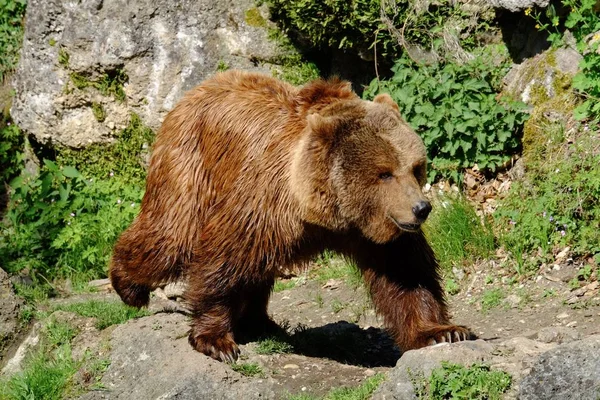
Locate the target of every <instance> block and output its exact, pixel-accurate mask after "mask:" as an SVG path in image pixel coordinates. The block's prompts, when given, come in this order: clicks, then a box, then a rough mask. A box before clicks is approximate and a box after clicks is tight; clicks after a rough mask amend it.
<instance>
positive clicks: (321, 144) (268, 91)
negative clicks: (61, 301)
mask: <svg viewBox="0 0 600 400" xmlns="http://www.w3.org/2000/svg"><path fill="white" fill-rule="evenodd" d="M426 160H427V157H426V153H425V147H424V145H423V142H422V141H421V139H420V138H419V136H417V134H416V133H415V132H414V131H413V130H412V129H411V128H410V127H409V126H408V125H407V123H406V122H405V121H404V120H403V119H402V117H401V116H400V113H399V111H398V106H397V105H396V104H395V103H394V102H393V100H392V99H391V97H390V96H388V95H386V94H382V95H379V96H377V97H375V99H374V100H373V101H372V102H371V101H365V100H361V99H360V98H359V97H358V96H357V95H356V94H355V93H354V92H353V91H352V90H351V86H350V84H349V83H348V82H344V81H340V80H337V79H332V80H329V81H324V80H316V81H314V82H312V83H308V84H306V85H305V86H303V87H300V88H297V87H294V86H291V85H289V84H287V83H284V82H281V81H279V80H277V79H274V78H272V77H269V76H267V75H261V74H256V73H248V72H240V71H228V72H224V73H221V74H217V75H216V76H214V77H213V78H211V79H208V80H206V81H205V82H203V83H202V84H201V85H200V86H198V87H196V88H195V89H193V90H191V91H190V92H188V93H187V94H186V95H185V97H184V98H183V99H182V100H181V101H180V102H179V104H177V106H176V107H175V108H174V109H173V110H172V111H171V112H170V113H169V114H168V115H167V117H166V118H165V120H164V122H163V124H162V127H161V128H160V131H159V132H158V134H157V137H156V142H155V144H154V147H153V152H152V157H151V161H150V167H149V171H148V178H147V184H146V193H145V195H144V199H143V202H142V206H141V211H140V214H139V215H138V217H137V218H136V219H135V221H134V222H133V223H132V225H131V226H130V227H129V229H127V230H126V231H125V232H124V233H123V234H122V235H121V237H120V239H119V240H118V242H117V244H116V246H115V249H114V254H113V258H112V262H111V267H110V278H111V281H112V284H113V287H114V288H115V290H116V291H117V293H118V294H119V295H120V296H121V298H122V299H123V301H124V302H125V303H127V304H129V305H132V306H137V307H141V306H145V305H147V304H148V301H149V294H150V291H152V290H153V289H155V288H157V287H159V286H161V285H164V284H166V283H168V282H169V281H173V280H178V279H186V280H187V282H188V285H187V289H186V292H185V294H184V297H185V299H186V301H187V303H188V305H189V307H190V311H191V313H192V316H193V321H192V326H191V330H190V334H189V342H190V344H191V345H192V346H193V347H194V348H195V349H196V350H198V351H200V352H202V353H204V354H206V355H208V356H210V357H213V358H215V359H218V360H225V361H233V360H235V359H236V358H237V356H238V354H239V349H238V346H237V345H236V342H235V340H234V335H237V334H238V333H244V334H245V333H247V332H252V333H255V334H259V333H261V332H270V331H273V330H276V329H277V325H276V324H275V322H273V320H272V319H271V318H270V317H269V314H268V313H267V304H268V301H269V296H270V294H271V290H272V288H273V284H274V280H275V277H276V276H277V274H278V271H279V270H282V269H286V268H290V267H292V266H299V265H305V264H306V263H308V262H309V261H310V260H312V259H314V258H315V256H317V255H318V254H320V253H321V252H322V251H323V250H325V249H330V250H333V251H335V252H338V253H340V254H342V255H344V256H346V257H348V258H350V259H352V260H354V262H355V263H356V265H357V266H358V268H359V270H360V271H361V273H362V276H363V277H364V279H365V281H366V283H367V286H368V289H369V291H370V294H371V296H372V298H373V302H374V305H375V307H376V309H377V311H378V313H379V314H380V315H382V316H383V317H384V320H385V325H386V327H387V329H388V330H389V332H390V333H391V335H392V336H393V338H394V339H395V340H396V343H397V344H398V346H399V347H400V348H401V349H402V350H408V349H414V348H418V347H422V346H426V345H428V344H433V343H436V342H454V341H461V340H466V339H469V338H470V337H471V333H470V331H469V330H468V329H467V328H465V327H463V326H457V325H453V324H451V323H450V321H449V317H448V313H447V311H446V305H445V303H444V296H443V292H442V288H441V286H440V276H439V274H438V270H437V269H438V264H437V262H436V259H435V257H434V254H433V252H432V249H431V248H430V246H429V245H428V243H427V241H426V239H425V237H424V235H423V233H422V231H421V229H420V226H421V224H422V223H423V221H425V219H426V218H427V216H428V214H429V212H430V210H431V205H430V203H429V202H428V201H427V199H426V198H425V197H424V195H423V193H422V192H421V186H422V185H423V184H424V182H425V176H426Z"/></svg>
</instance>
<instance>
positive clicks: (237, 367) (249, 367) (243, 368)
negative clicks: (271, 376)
mask: <svg viewBox="0 0 600 400" xmlns="http://www.w3.org/2000/svg"><path fill="white" fill-rule="evenodd" d="M230 365H231V369H232V370H234V371H235V372H239V373H240V374H242V375H244V376H264V372H263V369H262V368H261V367H260V365H258V364H256V363H233V364H230Z"/></svg>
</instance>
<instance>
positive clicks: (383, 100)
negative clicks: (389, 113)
mask: <svg viewBox="0 0 600 400" xmlns="http://www.w3.org/2000/svg"><path fill="white" fill-rule="evenodd" d="M373 102H374V103H379V104H387V105H388V106H390V107H392V108H393V109H394V110H396V111H398V112H400V107H398V104H396V102H395V101H394V99H392V96H390V95H389V94H387V93H381V94H378V95H377V96H375V98H374V99H373Z"/></svg>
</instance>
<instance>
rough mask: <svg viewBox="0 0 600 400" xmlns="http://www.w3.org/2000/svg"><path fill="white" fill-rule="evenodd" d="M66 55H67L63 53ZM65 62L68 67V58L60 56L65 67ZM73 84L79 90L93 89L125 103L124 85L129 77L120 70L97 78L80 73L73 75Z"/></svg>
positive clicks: (73, 73) (60, 61)
mask: <svg viewBox="0 0 600 400" xmlns="http://www.w3.org/2000/svg"><path fill="white" fill-rule="evenodd" d="M63 54H66V53H63ZM65 60H66V63H67V65H68V60H69V59H68V57H66V58H65V57H64V56H63V55H60V54H59V63H60V64H61V65H65ZM70 77H71V83H72V84H73V86H75V87H76V88H77V89H79V90H84V89H86V88H89V87H92V88H95V89H97V90H98V91H99V92H100V93H101V94H102V95H104V96H112V97H114V98H115V99H116V100H117V101H119V102H123V101H125V98H126V95H125V90H124V88H123V85H124V84H125V83H127V81H128V80H129V77H128V76H127V74H126V73H125V71H123V70H122V69H120V68H117V69H115V70H111V71H106V72H104V73H103V74H101V75H100V76H99V77H97V78H92V77H90V76H88V75H86V74H81V73H78V72H72V73H71V76H70Z"/></svg>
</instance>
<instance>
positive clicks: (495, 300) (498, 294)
mask: <svg viewBox="0 0 600 400" xmlns="http://www.w3.org/2000/svg"><path fill="white" fill-rule="evenodd" d="M504 297H505V296H504V292H503V291H502V289H487V290H485V291H484V292H483V296H482V297H481V310H482V311H483V312H488V311H489V310H491V309H492V308H496V307H498V306H499V305H500V304H501V303H502V300H503V299H504Z"/></svg>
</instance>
